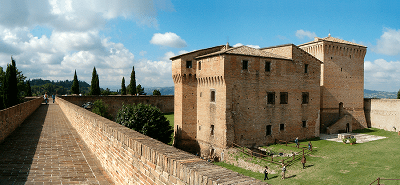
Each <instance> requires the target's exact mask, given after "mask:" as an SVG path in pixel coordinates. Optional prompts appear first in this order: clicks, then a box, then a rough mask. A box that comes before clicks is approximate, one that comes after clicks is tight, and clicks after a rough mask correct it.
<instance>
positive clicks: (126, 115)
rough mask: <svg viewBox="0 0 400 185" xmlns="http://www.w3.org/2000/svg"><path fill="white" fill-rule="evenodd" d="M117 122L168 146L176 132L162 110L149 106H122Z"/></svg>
mask: <svg viewBox="0 0 400 185" xmlns="http://www.w3.org/2000/svg"><path fill="white" fill-rule="evenodd" d="M115 122H117V123H119V124H121V125H124V126H126V127H128V128H130V129H133V130H136V131H138V132H140V133H142V134H144V135H147V136H149V137H151V138H154V139H157V140H159V141H161V142H163V143H166V144H168V143H170V142H171V140H172V133H173V132H174V131H173V128H172V127H171V125H170V123H169V121H168V120H167V119H166V118H165V116H164V115H163V114H162V113H161V111H160V109H158V108H157V107H154V106H152V105H148V104H141V103H139V104H133V105H122V108H121V109H120V110H119V111H118V113H117V117H116V119H115Z"/></svg>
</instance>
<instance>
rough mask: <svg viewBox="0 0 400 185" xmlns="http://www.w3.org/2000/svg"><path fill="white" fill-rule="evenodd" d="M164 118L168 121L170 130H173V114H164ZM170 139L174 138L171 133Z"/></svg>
mask: <svg viewBox="0 0 400 185" xmlns="http://www.w3.org/2000/svg"><path fill="white" fill-rule="evenodd" d="M164 116H165V117H166V118H167V120H168V121H169V125H171V127H172V129H174V113H173V112H172V113H165V114H164ZM172 138H174V133H172ZM172 141H173V139H172ZM172 141H171V142H170V143H168V144H169V145H172Z"/></svg>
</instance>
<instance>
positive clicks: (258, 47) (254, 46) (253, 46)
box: [233, 43, 260, 49]
mask: <svg viewBox="0 0 400 185" xmlns="http://www.w3.org/2000/svg"><path fill="white" fill-rule="evenodd" d="M239 46H243V44H242V43H237V44H235V45H233V47H239ZM246 46H248V47H251V48H255V49H260V46H259V45H246Z"/></svg>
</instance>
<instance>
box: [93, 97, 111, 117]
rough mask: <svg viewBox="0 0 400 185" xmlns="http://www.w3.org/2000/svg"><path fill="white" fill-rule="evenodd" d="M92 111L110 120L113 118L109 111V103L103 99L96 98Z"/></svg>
mask: <svg viewBox="0 0 400 185" xmlns="http://www.w3.org/2000/svg"><path fill="white" fill-rule="evenodd" d="M92 112H93V113H96V114H98V115H100V116H103V117H105V118H107V119H109V120H113V117H112V115H111V114H110V113H109V112H108V105H107V104H105V103H104V102H103V100H96V101H95V102H94V103H93V106H92Z"/></svg>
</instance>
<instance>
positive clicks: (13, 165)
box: [0, 104, 49, 184]
mask: <svg viewBox="0 0 400 185" xmlns="http://www.w3.org/2000/svg"><path fill="white" fill-rule="evenodd" d="M48 108H49V105H48V104H47V105H45V104H42V105H41V106H40V107H39V108H38V109H37V110H36V111H35V112H33V113H32V114H31V115H30V116H29V117H28V118H27V119H26V120H25V121H24V122H23V123H22V124H21V125H20V126H19V127H18V128H17V129H15V131H14V132H13V133H12V134H11V135H9V136H8V137H7V138H6V139H5V140H4V141H3V142H2V143H0V184H23V183H24V182H26V181H27V178H28V175H29V171H30V168H31V165H32V161H33V158H34V155H35V152H36V148H37V145H38V143H39V139H40V135H41V132H42V129H43V124H44V121H45V118H46V115H47V111H48Z"/></svg>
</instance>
